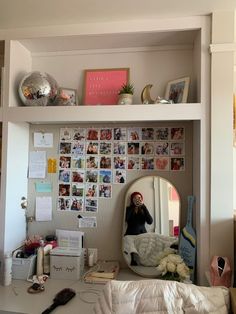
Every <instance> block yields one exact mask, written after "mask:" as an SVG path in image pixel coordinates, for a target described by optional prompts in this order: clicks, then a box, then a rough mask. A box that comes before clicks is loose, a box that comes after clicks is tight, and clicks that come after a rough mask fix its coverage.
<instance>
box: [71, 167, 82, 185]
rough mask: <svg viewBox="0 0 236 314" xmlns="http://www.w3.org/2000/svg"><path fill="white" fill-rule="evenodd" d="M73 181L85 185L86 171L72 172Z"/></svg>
mask: <svg viewBox="0 0 236 314" xmlns="http://www.w3.org/2000/svg"><path fill="white" fill-rule="evenodd" d="M71 181H72V182H78V183H84V182H85V171H84V170H77V171H72V174H71Z"/></svg>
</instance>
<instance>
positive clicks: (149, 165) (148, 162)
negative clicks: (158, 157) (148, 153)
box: [141, 157, 154, 170]
mask: <svg viewBox="0 0 236 314" xmlns="http://www.w3.org/2000/svg"><path fill="white" fill-rule="evenodd" d="M141 168H142V170H153V169H154V158H152V157H142V159H141Z"/></svg>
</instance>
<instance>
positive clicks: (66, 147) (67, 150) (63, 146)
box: [59, 142, 71, 155]
mask: <svg viewBox="0 0 236 314" xmlns="http://www.w3.org/2000/svg"><path fill="white" fill-rule="evenodd" d="M59 153H60V154H61V155H70V154H71V143H66V142H61V143H60V147H59Z"/></svg>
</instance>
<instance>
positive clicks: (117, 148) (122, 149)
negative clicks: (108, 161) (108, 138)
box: [113, 142, 126, 155]
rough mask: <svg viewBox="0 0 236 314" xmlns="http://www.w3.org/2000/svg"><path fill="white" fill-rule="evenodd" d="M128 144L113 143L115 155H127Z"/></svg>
mask: <svg viewBox="0 0 236 314" xmlns="http://www.w3.org/2000/svg"><path fill="white" fill-rule="evenodd" d="M125 154H126V142H113V155H125Z"/></svg>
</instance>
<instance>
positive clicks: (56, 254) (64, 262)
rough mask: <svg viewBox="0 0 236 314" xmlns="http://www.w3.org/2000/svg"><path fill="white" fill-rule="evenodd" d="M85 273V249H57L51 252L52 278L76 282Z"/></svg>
mask: <svg viewBox="0 0 236 314" xmlns="http://www.w3.org/2000/svg"><path fill="white" fill-rule="evenodd" d="M83 271H84V252H83V249H77V248H67V247H56V248H54V249H52V250H51V251H50V278H52V279H72V280H76V279H80V278H81V276H82V273H83Z"/></svg>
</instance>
